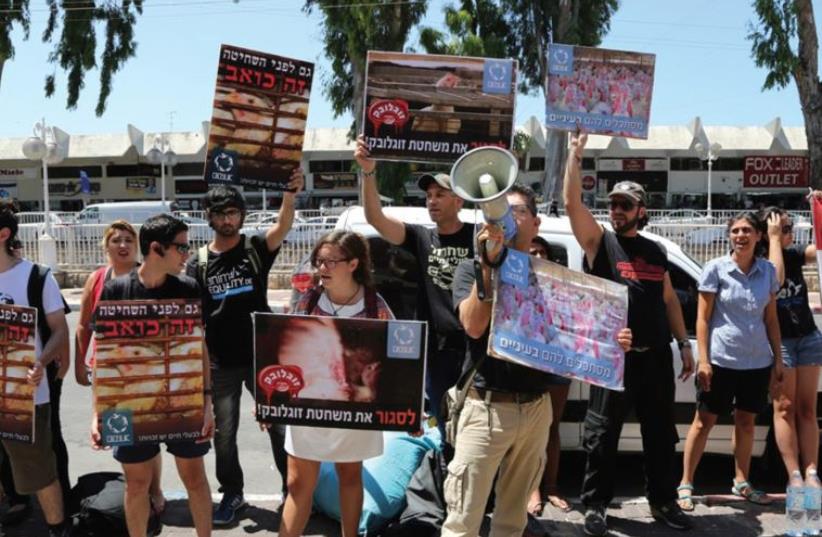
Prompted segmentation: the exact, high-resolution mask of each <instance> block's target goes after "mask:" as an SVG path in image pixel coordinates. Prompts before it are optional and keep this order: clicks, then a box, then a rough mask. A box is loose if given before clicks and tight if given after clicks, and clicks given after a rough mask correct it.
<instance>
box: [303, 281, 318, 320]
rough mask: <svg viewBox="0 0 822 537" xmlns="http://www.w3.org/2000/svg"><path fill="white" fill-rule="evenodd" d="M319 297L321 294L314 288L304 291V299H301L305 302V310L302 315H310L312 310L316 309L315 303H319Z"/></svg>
mask: <svg viewBox="0 0 822 537" xmlns="http://www.w3.org/2000/svg"><path fill="white" fill-rule="evenodd" d="M320 295H322V293H321V292H320V290H319V289H317V288H316V287H312V288H311V289H309V290H308V291H306V298H305V299H303V300H304V302H305V309H304V311H302V313H304V314H306V315H311V312H312V311H314V308H316V307H317V303H318V302H319V301H320Z"/></svg>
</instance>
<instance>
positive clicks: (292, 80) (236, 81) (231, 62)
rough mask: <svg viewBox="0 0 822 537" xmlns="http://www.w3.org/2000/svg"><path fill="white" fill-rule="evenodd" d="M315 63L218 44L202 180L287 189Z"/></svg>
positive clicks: (298, 148)
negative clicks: (218, 58)
mask: <svg viewBox="0 0 822 537" xmlns="http://www.w3.org/2000/svg"><path fill="white" fill-rule="evenodd" d="M313 76H314V64H313V63H310V62H305V61H302V60H295V59H291V58H283V57H281V56H274V55H272V54H267V53H265V52H257V51H254V50H247V49H243V48H239V47H234V46H231V45H223V46H222V47H220V62H219V66H218V68H217V89H216V91H215V94H214V110H213V112H212V116H211V128H210V130H209V134H208V155H207V156H206V166H205V180H206V181H207V182H209V183H228V184H235V185H244V186H250V187H259V188H269V189H273V190H285V188H286V185H287V183H288V179H289V177H290V176H291V172H292V171H293V170H294V169H295V168H298V167H299V166H300V160H301V159H302V150H303V137H304V136H305V122H306V118H307V117H308V97H309V95H310V94H311V81H312V79H313Z"/></svg>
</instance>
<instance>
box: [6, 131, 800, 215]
mask: <svg viewBox="0 0 822 537" xmlns="http://www.w3.org/2000/svg"><path fill="white" fill-rule="evenodd" d="M519 130H520V131H522V132H524V133H525V134H527V135H528V136H529V137H530V143H529V144H528V145H529V149H528V150H527V151H526V152H525V153H524V154H523V155H521V156H520V163H521V172H520V177H519V181H521V182H523V183H525V184H528V185H532V186H535V187H536V188H537V189H538V190H542V189H543V185H544V183H545V181H544V179H545V166H546V158H545V152H544V146H545V136H546V132H545V129H544V127H543V126H542V125H541V124H540V122H539V121H538V120H537V119H536V118H531V119H530V120H528V121H527V122H526V124H525V125H524V126H522V127H520V128H519ZM207 132H208V124H207V123H204V125H203V128H202V129H201V131H199V132H173V133H163V134H162V136H164V137H165V138H166V139H167V141H168V143H169V146H170V148H171V149H172V150H173V151H174V153H176V155H177V163H176V165H175V166H173V167H171V168H170V170H168V171H167V173H166V197H167V198H168V199H173V200H175V201H176V202H177V204H178V206H179V207H180V209H183V210H185V209H198V208H200V207H201V200H202V197H203V195H204V194H205V192H206V191H207V189H208V185H207V184H206V183H205V181H203V170H204V161H205V156H206V140H207ZM347 133H348V131H347V129H309V130H308V131H307V132H306V136H305V142H304V146H303V169H304V170H305V172H306V190H305V192H304V193H303V194H301V195H300V197H299V206H300V208H320V207H335V206H342V205H348V204H351V203H356V201H357V194H358V189H357V175H356V173H355V172H354V171H353V169H354V161H353V151H354V143H353V142H351V141H349V140H348V138H347ZM160 135H161V134H160V133H143V132H141V131H140V130H138V129H136V128H135V127H133V126H131V125H129V126H128V128H127V129H126V132H124V133H115V134H104V135H71V136H70V140H69V144H68V154H67V155H65V156H64V159H63V161H62V162H60V163H59V164H57V165H53V166H49V168H48V174H49V184H48V188H49V196H50V206H51V207H50V208H51V209H52V210H59V211H75V210H79V209H81V208H82V207H83V205H84V204H88V203H95V202H103V201H128V200H153V199H160V191H161V189H160V177H161V173H160V166H159V165H153V164H149V163H148V160H147V158H146V154H147V152H148V150H150V149H151V147H152V143H153V140H155V139H156V138H157V137H158V136H160ZM24 141H25V138H5V139H0V197H12V198H16V199H17V200H18V201H19V202H20V204H21V207H22V208H23V209H24V210H30V211H36V210H42V207H43V205H42V200H43V183H42V170H41V168H40V165H39V162H32V161H29V160H27V159H26V158H25V157H24V156H23V152H22V146H23V142H24ZM714 144H719V146H721V149H719V150H718V153H717V158H716V159H715V160H714V161H713V162H712V171H711V181H710V191H711V192H712V198H711V199H712V204H713V208H714V209H723V208H729V209H736V208H742V207H749V206H755V205H760V204H763V203H764V204H770V203H773V202H775V201H777V200H778V202H779V204H781V205H783V206H785V207H787V208H797V207H801V206H802V204H803V203H804V201H803V200H804V196H805V194H807V189H808V185H809V173H808V170H809V166H808V158H807V153H808V152H807V142H806V139H805V131H804V128H802V127H783V126H782V124H781V121H780V120H779V118H776V119H774V120H773V121H771V122H770V123H768V124H767V125H764V126H744V127H723V126H705V125H703V124H702V122H701V121H700V119H699V118H695V119H694V120H693V121H691V122H690V123H689V124H688V125H683V126H656V127H651V128H650V133H649V136H648V139H647V140H635V139H628V138H618V137H609V136H591V137H590V139H589V141H588V145H587V147H586V150H585V154H584V159H583V189H584V196H585V197H586V201H587V202H588V203H589V204H591V205H601V204H604V202H605V200H606V194H607V192H608V190H609V189H610V188H611V186H613V184H614V183H615V182H617V181H621V180H624V179H631V180H634V181H637V182H639V183H641V184H642V185H643V186H645V188H646V190H647V191H648V193H649V200H650V201H649V204H650V205H651V207H652V208H665V207H676V208H692V209H704V208H705V207H706V202H707V192H708V165H707V160H705V158H704V155H701V154H700V152H699V151H697V149H698V148H699V146H700V145H701V146H702V147H709V146H711V145H714ZM714 147H716V146H715V145H714ZM411 169H412V175H411V177H409V180H408V181H407V183H406V185H405V186H406V199H405V200H404V202H405V203H407V204H421V203H423V201H424V195H423V193H422V192H420V191H419V189H418V188H417V187H416V176H417V175H419V174H420V173H423V172H425V171H434V170H438V169H439V168H438V167H437V166H435V165H427V164H419V163H412V164H411ZM443 171H446V172H447V171H448V170H447V169H446V170H443ZM81 172H85V173H86V175H87V176H88V177H89V180H90V190H91V192H90V193H88V194H84V193H82V192H81V187H80V174H81ZM245 190H246V197H247V199H248V201H249V205H250V206H251V207H252V208H257V209H259V208H261V207H262V192H261V191H259V190H255V189H245ZM266 194H267V195H266V198H267V206H268V208H276V207H277V206H279V197H280V196H279V194H278V193H276V192H271V191H269V192H267V193H266Z"/></svg>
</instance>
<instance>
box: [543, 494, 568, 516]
mask: <svg viewBox="0 0 822 537" xmlns="http://www.w3.org/2000/svg"><path fill="white" fill-rule="evenodd" d="M548 503H550V504H551V505H552V506H553V507H555V508H556V509H559V510H560V511H562V512H563V513H568V512H570V511H571V504H570V503H568V501H567V500H566V499H565V498H563V497H562V496H560V495H558V494H549V495H548Z"/></svg>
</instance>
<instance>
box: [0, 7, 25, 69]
mask: <svg viewBox="0 0 822 537" xmlns="http://www.w3.org/2000/svg"><path fill="white" fill-rule="evenodd" d="M15 24H19V25H20V27H21V28H22V30H23V39H28V37H29V0H0V81H2V79H3V65H5V63H6V60H11V59H12V58H14V43H12V42H11V32H12V30H14V25H15Z"/></svg>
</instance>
